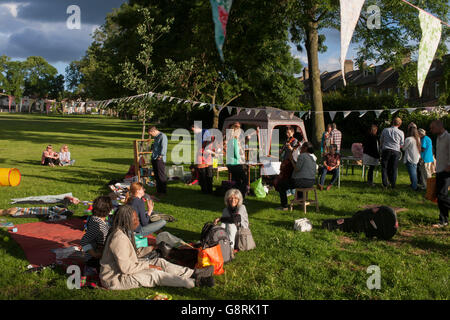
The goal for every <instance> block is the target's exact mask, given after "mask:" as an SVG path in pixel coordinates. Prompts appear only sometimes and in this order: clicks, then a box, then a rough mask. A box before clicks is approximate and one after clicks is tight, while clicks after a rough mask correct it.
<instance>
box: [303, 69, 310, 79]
mask: <svg viewBox="0 0 450 320" xmlns="http://www.w3.org/2000/svg"><path fill="white" fill-rule="evenodd" d="M308 79H309V71H308V68H303V80H308Z"/></svg>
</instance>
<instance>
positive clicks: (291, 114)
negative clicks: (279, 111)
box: [289, 112, 295, 120]
mask: <svg viewBox="0 0 450 320" xmlns="http://www.w3.org/2000/svg"><path fill="white" fill-rule="evenodd" d="M294 115H295V114H294V112H289V119H290V120H292V119H294Z"/></svg>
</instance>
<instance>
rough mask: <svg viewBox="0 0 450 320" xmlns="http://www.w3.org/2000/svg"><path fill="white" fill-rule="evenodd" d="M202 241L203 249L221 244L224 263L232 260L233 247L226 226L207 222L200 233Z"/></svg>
mask: <svg viewBox="0 0 450 320" xmlns="http://www.w3.org/2000/svg"><path fill="white" fill-rule="evenodd" d="M200 242H201V245H202V248H203V249H206V248H211V247H214V246H216V245H218V244H219V245H220V247H221V250H222V256H223V262H224V263H227V262H230V261H231V260H232V259H233V248H231V242H230V239H229V237H228V233H227V231H226V230H225V229H224V228H222V227H220V226H216V225H214V224H213V223H211V222H207V223H205V225H204V226H203V229H202V233H201V235H200Z"/></svg>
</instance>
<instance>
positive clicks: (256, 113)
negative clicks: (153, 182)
mask: <svg viewBox="0 0 450 320" xmlns="http://www.w3.org/2000/svg"><path fill="white" fill-rule="evenodd" d="M260 111H261V109H255V117H256V116H257V115H258V113H259V112H260Z"/></svg>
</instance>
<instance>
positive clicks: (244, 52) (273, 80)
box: [81, 0, 302, 126]
mask: <svg viewBox="0 0 450 320" xmlns="http://www.w3.org/2000/svg"><path fill="white" fill-rule="evenodd" d="M141 8H147V9H148V10H149V12H150V15H151V18H152V19H153V25H152V27H154V26H158V25H160V26H166V25H167V21H171V24H170V32H167V33H164V34H163V35H161V37H158V39H157V41H154V42H153V43H152V50H153V51H152V59H151V74H153V76H154V79H152V80H151V82H152V83H155V84H157V87H155V86H153V87H154V88H157V89H155V90H157V91H158V92H161V93H164V94H166V95H172V96H175V97H178V98H181V99H188V100H195V101H202V102H203V101H204V102H208V103H211V104H213V105H215V104H219V105H227V104H230V103H233V105H234V104H236V105H239V106H242V107H253V106H259V105H272V106H277V107H281V108H284V109H290V110H296V109H298V105H299V99H300V96H301V93H302V85H301V83H300V82H299V81H297V80H296V79H295V74H297V73H299V72H300V70H301V65H300V62H299V61H298V60H297V59H294V58H293V57H292V56H291V54H290V51H289V46H288V44H287V41H288V33H287V22H286V19H285V16H286V14H285V10H287V7H286V6H282V7H280V5H279V4H278V3H277V2H272V1H263V2H261V1H257V0H247V1H243V0H235V1H234V3H233V7H232V11H231V15H230V20H229V23H228V32H227V40H226V43H225V48H224V51H225V56H226V57H225V63H222V62H221V61H220V59H219V55H218V53H217V50H216V48H215V43H214V26H213V22H212V18H211V6H210V3H209V1H208V0H194V1H175V0H169V1H167V0H164V1H163V0H159V1H158V0H155V1H152V2H151V5H149V2H148V1H143V0H131V1H129V4H123V5H122V6H121V7H120V9H119V10H117V11H115V12H113V13H111V14H109V15H108V17H107V18H106V22H105V24H104V25H103V26H102V27H101V28H100V30H99V31H98V32H97V33H96V35H95V40H94V43H93V44H92V45H91V47H90V48H89V49H88V52H87V55H86V56H85V57H84V58H83V59H82V62H81V64H82V67H81V71H82V73H83V83H84V86H85V88H86V90H89V94H92V95H96V96H97V97H98V98H100V96H101V98H102V99H106V98H108V97H112V96H114V97H118V96H124V95H130V94H136V93H137V92H136V88H135V87H131V86H125V85H124V83H122V84H121V87H119V88H117V86H114V85H113V84H112V81H113V80H114V79H116V78H117V76H118V75H120V74H122V72H123V70H122V69H123V68H122V67H123V66H124V63H125V61H127V60H128V61H129V63H130V64H133V65H134V67H135V69H133V70H135V71H136V72H139V73H140V75H141V76H142V75H145V74H146V70H145V68H144V67H143V66H144V65H143V64H142V63H140V62H139V61H138V53H139V52H141V51H142V44H143V43H145V41H144V38H143V37H142V36H140V35H139V34H138V32H137V26H138V25H139V24H142V22H143V18H142V15H140V14H137V11H138V10H140V9H141ZM255 8H257V9H256V10H255ZM281 25H283V26H284V27H282V28H281V27H280V26H281ZM124 71H125V72H128V71H126V70H124ZM135 71H133V72H135ZM128 73H129V74H128V76H129V78H133V77H134V76H133V74H132V73H131V72H128ZM134 75H136V73H134ZM88 88H89V89H88ZM94 88H95V89H94ZM111 88H114V89H115V91H114V94H109V91H110V90H111ZM90 96H91V95H90ZM207 108H208V107H207ZM152 110H153V111H154V112H155V116H158V118H160V119H172V118H173V117H174V116H176V115H177V114H183V119H184V123H186V120H187V122H190V118H189V114H190V111H191V110H192V106H190V105H189V104H181V105H180V104H174V103H167V101H166V102H158V104H157V105H156V104H154V105H153V108H152ZM213 110H214V111H213V114H214V121H213V122H214V126H218V112H219V110H218V109H217V108H215V107H214V109H213Z"/></svg>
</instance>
